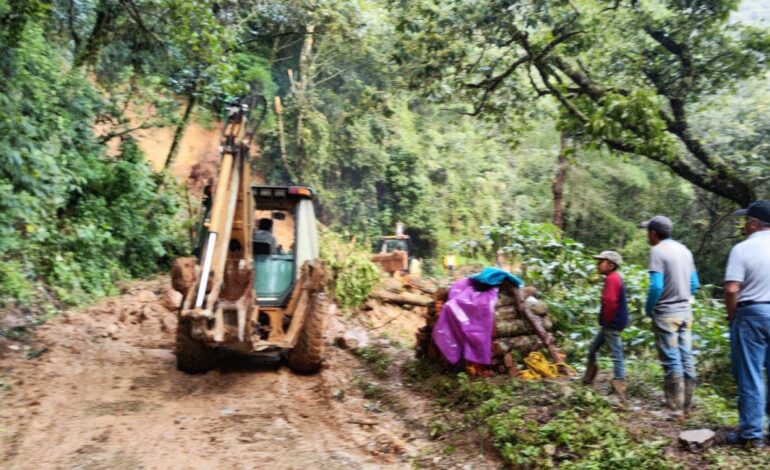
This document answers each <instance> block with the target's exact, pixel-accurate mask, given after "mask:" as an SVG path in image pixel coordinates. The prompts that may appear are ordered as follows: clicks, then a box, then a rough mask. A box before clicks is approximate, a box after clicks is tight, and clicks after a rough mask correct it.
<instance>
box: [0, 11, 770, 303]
mask: <svg viewBox="0 0 770 470" xmlns="http://www.w3.org/2000/svg"><path fill="white" fill-rule="evenodd" d="M690 3H691V2H641V3H637V2H629V3H626V2H601V1H600V2H585V5H581V6H579V7H578V6H576V5H574V4H572V3H570V2H547V1H546V2H539V1H534V2H523V3H522V2H508V1H493V0H488V1H483V2H478V3H475V4H473V5H469V4H465V3H464V2H431V1H419V2H403V3H399V2H379V1H332V0H330V1H296V2H295V1H287V2H270V1H254V2H237V1H220V2H215V1H201V2H177V1H153V2H139V1H119V0H103V1H86V2H75V1H64V0H62V1H53V2H43V1H24V2H19V1H13V0H5V1H3V2H2V3H0V23H2V36H1V37H0V41H2V46H3V50H4V51H6V53H4V55H3V58H2V62H1V63H0V73H2V78H3V80H2V85H1V86H2V93H0V99H2V100H3V111H4V112H3V115H2V133H1V134H2V145H0V155H2V159H1V162H2V173H1V174H0V178H1V179H2V185H1V186H0V187H2V191H3V198H2V200H3V202H2V206H1V207H0V210H1V211H2V214H3V216H4V219H5V220H6V221H7V223H5V224H3V229H2V236H1V237H0V246H2V255H0V263H2V268H3V269H0V272H2V274H1V275H0V276H2V277H1V278H0V293H2V296H3V299H4V301H3V302H4V303H9V302H12V300H11V299H15V301H16V302H21V303H22V304H23V303H24V302H28V301H30V300H31V299H32V298H33V297H34V298H40V296H43V297H45V296H46V295H49V293H50V292H51V290H50V289H48V287H50V288H51V289H53V292H54V295H55V296H56V297H57V298H59V299H60V300H64V301H67V302H76V301H78V300H79V299H85V298H87V297H89V296H91V295H100V294H103V293H107V292H109V291H110V289H111V287H110V286H112V284H113V283H114V281H115V280H116V279H119V278H121V277H124V276H127V275H130V276H141V275H146V274H148V273H150V272H153V271H154V270H156V269H158V268H159V267H162V266H163V265H164V264H165V263H167V261H168V259H169V258H170V257H171V256H173V255H174V254H176V253H181V252H184V251H185V250H186V249H187V248H186V247H187V245H188V244H189V240H187V239H186V237H185V235H184V234H185V231H184V225H185V223H186V222H185V221H184V220H183V216H180V212H179V209H180V208H183V207H185V206H186V205H187V204H188V201H187V199H188V196H187V195H185V196H182V193H181V191H182V188H181V187H180V186H178V184H179V182H175V181H173V179H172V178H169V176H168V175H167V174H166V173H163V172H162V173H159V174H152V173H151V172H150V171H149V170H148V169H147V167H146V166H145V165H144V164H143V159H144V158H143V157H144V156H143V155H141V152H140V149H139V147H138V146H137V145H136V143H135V141H134V139H133V138H132V133H133V132H135V131H136V130H138V129H147V128H152V127H173V128H175V129H176V133H175V145H174V146H172V147H171V148H169V149H168V155H167V156H166V157H164V158H166V160H167V164H166V167H169V166H170V165H171V164H172V162H173V160H174V158H175V155H176V153H177V152H178V148H176V144H177V143H178V141H179V139H180V138H181V136H182V135H183V134H184V131H185V128H186V126H187V125H189V123H190V122H192V121H199V122H204V123H211V122H213V120H215V119H216V116H217V114H218V110H219V107H221V103H222V101H223V100H224V99H225V98H226V97H227V96H238V95H243V94H245V93H247V92H248V91H249V90H256V91H257V92H259V93H261V94H263V95H264V96H266V97H267V99H268V101H269V102H271V103H272V100H273V98H274V97H280V98H281V99H282V100H283V105H284V111H283V113H282V115H281V116H280V119H277V118H278V116H277V115H275V113H274V112H273V111H272V110H271V113H270V116H269V118H268V120H267V121H266V123H265V125H263V127H262V129H261V135H260V143H261V146H262V150H263V151H262V155H261V158H259V159H258V160H257V161H255V162H254V165H255V166H256V168H257V169H258V170H259V171H260V172H261V173H263V174H264V175H265V177H266V178H267V180H269V181H271V182H275V183H288V182H292V183H303V184H307V185H311V186H313V187H314V188H316V190H317V191H318V193H319V209H320V216H321V220H322V221H323V222H324V223H325V224H327V225H328V226H330V227H332V228H333V230H334V231H337V232H339V233H347V234H349V235H351V236H352V235H356V236H357V237H358V239H359V240H367V239H372V238H373V237H376V236H379V235H380V234H382V233H385V232H388V231H391V230H392V227H393V226H394V224H395V222H396V221H398V220H400V221H402V222H404V224H405V226H406V227H407V233H409V234H410V235H411V236H412V238H413V240H414V241H415V242H416V247H417V250H418V254H419V255H420V256H422V257H424V258H425V259H426V266H427V268H428V269H430V268H431V266H432V262H431V260H432V259H433V258H435V257H437V256H438V257H441V256H443V254H444V253H446V252H447V251H448V250H449V249H450V246H451V244H452V243H454V242H457V241H458V240H462V239H466V238H473V237H479V236H481V234H482V230H481V227H483V226H494V225H497V224H509V223H515V222H516V221H530V222H552V223H554V224H555V225H557V226H558V227H560V228H561V229H562V231H563V233H564V234H565V235H567V236H569V237H571V238H573V239H575V240H577V241H580V242H582V243H583V244H585V245H586V246H587V247H588V248H590V249H596V250H598V249H603V248H608V247H614V248H617V249H618V250H619V251H621V252H622V253H623V254H624V255H626V257H627V258H629V259H631V260H633V261H635V262H639V263H643V261H644V256H645V252H646V245H645V243H644V238H643V235H644V234H643V233H641V232H640V231H639V230H638V229H637V224H638V221H639V220H640V219H641V218H644V217H647V216H649V215H652V214H655V213H664V214H668V215H670V216H671V217H672V219H673V220H674V222H675V224H676V232H675V235H676V237H677V238H679V239H681V240H683V241H684V242H685V243H687V244H688V245H689V246H690V247H691V248H692V249H693V252H694V254H695V257H696V259H697V262H698V266H699V268H700V270H701V271H702V277H703V278H704V279H705V280H706V281H707V282H710V283H719V282H720V276H721V270H722V266H723V263H724V261H725V257H726V252H727V249H728V248H729V246H730V245H731V244H732V243H733V242H735V241H736V240H737V235H738V234H737V232H736V230H735V228H734V221H733V219H731V218H730V217H728V216H727V215H728V214H729V213H730V211H731V210H732V209H733V208H735V207H736V205H737V204H745V203H747V202H749V201H751V200H753V199H755V198H757V197H759V196H761V195H763V194H767V191H768V173H767V168H768V158H769V157H768V153H767V148H766V146H767V144H766V141H767V135H768V127H767V122H768V119H767V118H768V117H769V116H768V115H769V114H770V108H769V106H770V99H769V98H768V92H767V90H768V75H767V65H768V64H767V52H768V50H769V48H770V39H768V35H767V30H766V29H764V27H763V24H764V23H763V18H762V12H763V11H767V10H766V9H763V8H762V5H763V4H762V3H760V2H744V3H743V5H742V6H741V10H740V11H738V12H737V13H736V8H737V6H738V2H735V1H718V2H695V3H693V4H692V5H691V4H690ZM693 5H695V6H693ZM500 12H507V13H506V14H505V15H501V14H500ZM509 16H510V17H512V18H516V19H521V21H518V20H517V21H513V22H511V21H508V19H507V18H509ZM695 32H697V34H694V33H695ZM137 114H139V117H138V118H137V116H136V115H137ZM108 143H112V145H116V143H118V144H119V152H117V155H112V154H114V153H115V152H112V154H110V155H109V156H108V152H107V148H108V147H107V145H108ZM150 213H151V214H152V215H153V216H152V217H147V214H150ZM44 286H48V287H44Z"/></svg>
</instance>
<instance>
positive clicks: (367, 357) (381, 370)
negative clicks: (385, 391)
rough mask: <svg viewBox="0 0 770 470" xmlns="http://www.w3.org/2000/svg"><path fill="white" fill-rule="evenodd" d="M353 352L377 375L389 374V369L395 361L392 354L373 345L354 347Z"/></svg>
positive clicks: (381, 376) (385, 375)
mask: <svg viewBox="0 0 770 470" xmlns="http://www.w3.org/2000/svg"><path fill="white" fill-rule="evenodd" d="M353 354H354V355H355V356H356V357H358V358H359V359H360V360H361V361H362V362H363V363H364V364H366V365H367V366H368V367H369V369H370V370H371V371H372V373H373V374H374V375H375V376H377V377H380V378H384V377H387V376H388V370H389V369H390V365H391V364H392V363H393V358H392V357H391V356H390V354H388V353H386V352H385V351H383V350H381V349H377V348H374V347H371V346H365V347H363V348H357V349H354V350H353Z"/></svg>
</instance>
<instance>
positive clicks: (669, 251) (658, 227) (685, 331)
mask: <svg viewBox="0 0 770 470" xmlns="http://www.w3.org/2000/svg"><path fill="white" fill-rule="evenodd" d="M641 227H642V228H646V229H647V241H648V242H649V244H650V245H652V248H651V249H650V262H649V266H648V271H649V273H650V288H649V291H648V292H647V303H646V304H645V312H646V313H647V315H648V316H650V317H652V323H653V327H652V329H653V332H654V333H655V346H656V348H657V350H658V357H659V359H660V362H661V365H662V366H663V372H664V374H665V379H664V385H663V391H664V394H665V398H666V407H667V408H668V409H669V410H671V411H673V412H675V413H679V412H681V411H684V413H688V412H689V410H690V405H691V404H692V397H693V394H694V393H695V384H696V378H695V363H694V361H693V355H692V321H693V318H692V306H691V300H692V295H693V294H694V293H695V292H696V291H697V290H698V288H699V287H700V282H699V280H698V273H697V271H696V270H695V262H694V261H693V257H692V253H691V252H690V250H689V249H687V247H686V246H684V245H683V244H681V243H679V242H677V241H674V240H673V239H672V238H671V232H672V230H673V227H674V224H673V223H672V222H671V219H669V218H668V217H666V216H664V215H656V216H655V217H653V218H651V219H649V220H646V221H644V222H642V223H641Z"/></svg>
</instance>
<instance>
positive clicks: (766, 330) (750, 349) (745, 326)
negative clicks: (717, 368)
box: [730, 304, 770, 439]
mask: <svg viewBox="0 0 770 470" xmlns="http://www.w3.org/2000/svg"><path fill="white" fill-rule="evenodd" d="M730 357H731V360H732V366H733V376H734V377H735V383H736V384H737V385H738V432H739V433H740V436H741V437H742V438H744V439H761V438H762V437H763V431H764V420H765V413H766V412H767V410H766V408H765V406H766V403H767V402H766V400H767V398H766V388H765V387H766V385H765V379H764V378H763V377H762V371H763V369H767V368H768V367H769V366H770V362H768V361H770V305H767V304H765V305H762V304H755V305H748V306H746V307H741V308H739V309H738V311H737V312H736V313H735V319H733V321H732V322H731V323H730Z"/></svg>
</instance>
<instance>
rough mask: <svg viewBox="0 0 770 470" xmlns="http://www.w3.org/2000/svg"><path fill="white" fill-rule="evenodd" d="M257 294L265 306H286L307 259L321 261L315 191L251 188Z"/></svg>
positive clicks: (263, 187)
mask: <svg viewBox="0 0 770 470" xmlns="http://www.w3.org/2000/svg"><path fill="white" fill-rule="evenodd" d="M251 193H252V196H253V198H254V206H253V208H254V210H253V214H252V216H253V224H252V226H253V227H254V230H253V233H252V254H253V258H254V291H255V292H256V295H257V302H258V303H259V305H261V306H266V307H283V306H285V305H286V304H287V303H288V301H289V298H290V296H291V293H292V291H293V289H294V284H295V283H296V281H297V279H298V278H299V275H300V268H301V266H302V265H303V264H304V263H305V261H308V260H314V259H317V258H318V229H317V227H316V219H315V211H314V209H313V191H312V190H311V189H310V188H307V187H303V186H261V185H260V186H252V187H251Z"/></svg>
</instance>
